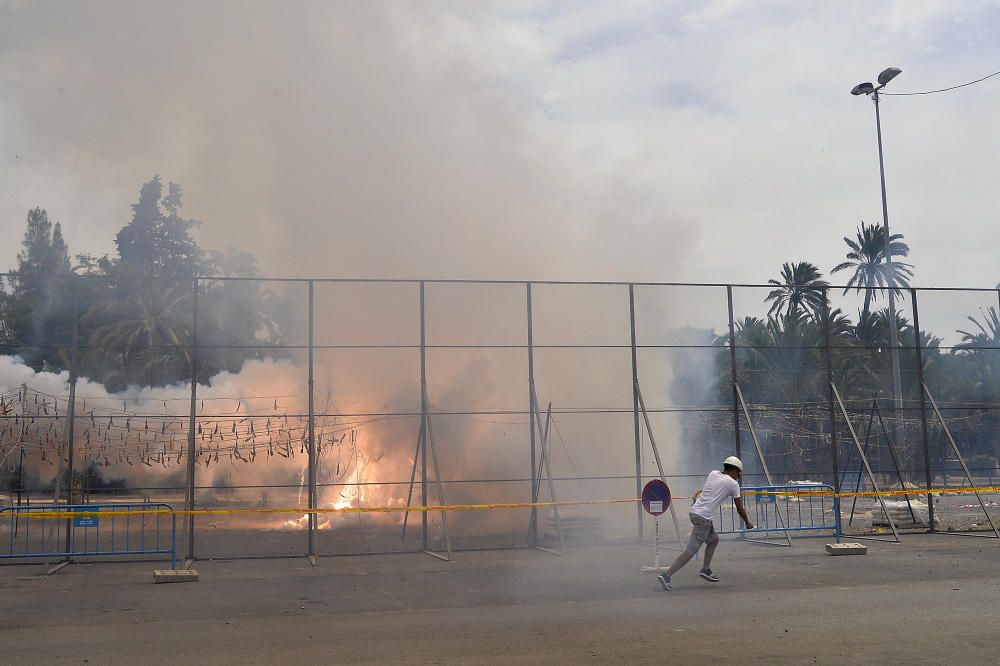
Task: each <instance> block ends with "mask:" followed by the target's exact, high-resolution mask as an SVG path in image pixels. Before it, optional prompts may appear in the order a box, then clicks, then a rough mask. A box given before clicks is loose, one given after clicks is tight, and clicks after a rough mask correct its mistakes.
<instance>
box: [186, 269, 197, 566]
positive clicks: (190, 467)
mask: <svg viewBox="0 0 1000 666" xmlns="http://www.w3.org/2000/svg"><path fill="white" fill-rule="evenodd" d="M192 286H193V292H192V293H193V297H192V300H191V303H192V313H193V315H192V318H191V406H190V413H189V416H188V451H187V482H186V483H185V495H186V497H185V501H184V505H185V508H186V509H187V512H188V513H187V515H185V517H184V518H185V522H186V523H187V530H186V531H187V563H186V564H185V566H190V563H191V562H194V514H193V513H191V512H192V511H194V501H195V492H194V482H195V459H194V438H195V431H196V429H197V427H198V424H197V420H198V278H194V281H193V282H192Z"/></svg>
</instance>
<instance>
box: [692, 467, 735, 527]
mask: <svg viewBox="0 0 1000 666" xmlns="http://www.w3.org/2000/svg"><path fill="white" fill-rule="evenodd" d="M739 496H740V484H739V483H737V481H736V479H734V478H733V477H731V476H729V475H728V474H723V473H722V472H720V471H719V470H717V469H713V470H712V471H711V472H709V473H708V478H707V479H705V485H704V487H702V489H701V495H698V499H696V500H695V501H694V506H692V507H691V513H693V514H695V515H696V516H701V517H702V518H704V519H706V520H712V519H713V518H715V512H716V511H718V510H719V507H720V506H722V503H723V502H725V501H726V500H727V499H729V498H730V497H739Z"/></svg>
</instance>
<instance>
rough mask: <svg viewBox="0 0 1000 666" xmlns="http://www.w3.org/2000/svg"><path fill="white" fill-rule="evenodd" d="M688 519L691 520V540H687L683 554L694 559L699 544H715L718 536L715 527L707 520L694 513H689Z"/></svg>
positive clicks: (699, 546) (699, 547)
mask: <svg viewBox="0 0 1000 666" xmlns="http://www.w3.org/2000/svg"><path fill="white" fill-rule="evenodd" d="M688 518H690V519H691V525H692V528H691V538H690V539H688V545H687V548H685V549H684V552H685V553H687V554H688V555H690V556H692V557H694V556H695V554H696V553H697V552H698V551H699V550H700V549H701V544H703V543H706V544H708V543H715V542H716V541H718V540H719V534H718V533H717V532H716V531H715V525H714V524H713V523H712V521H711V520H709V519H708V518H702V517H701V516H699V515H697V514H694V513H689V514H688Z"/></svg>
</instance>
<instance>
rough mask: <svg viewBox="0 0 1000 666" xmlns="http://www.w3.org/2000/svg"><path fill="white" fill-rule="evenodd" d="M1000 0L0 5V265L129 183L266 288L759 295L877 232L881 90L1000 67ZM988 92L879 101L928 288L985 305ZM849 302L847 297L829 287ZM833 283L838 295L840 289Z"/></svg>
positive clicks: (110, 204) (901, 227)
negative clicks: (865, 229) (891, 74)
mask: <svg viewBox="0 0 1000 666" xmlns="http://www.w3.org/2000/svg"><path fill="white" fill-rule="evenodd" d="M997 26H1000V3H998V2H980V1H975V0H969V1H966V2H959V3H956V2H935V1H920V0H905V1H903V0H900V1H894V2H836V3H834V2H780V1H772V2H767V1H759V2H752V3H750V2H747V3H744V2H736V1H729V0H719V1H718V2H710V3H701V2H679V1H678V2H662V1H639V0H622V1H620V2H615V3H606V2H585V1H573V2H541V1H537V2H535V1H529V2H458V1H456V2H420V3H414V2H391V1H365V2H337V3H330V2H301V1H299V2H288V3H278V2H238V3H237V2H223V1H218V2H212V3H201V2H183V1H181V2H169V3H163V2H156V3H153V2H144V1H137V2H124V1H122V2H105V1H101V0H92V1H90V2H86V3H80V2H58V1H55V0H53V1H49V2H30V1H27V0H0V238H2V239H3V243H2V244H0V268H8V267H13V266H14V262H15V257H16V253H17V251H18V244H19V242H20V238H21V234H22V232H23V227H24V218H25V214H26V213H27V211H28V209H30V208H32V207H35V206H41V207H44V208H46V209H47V210H48V212H49V214H50V216H51V217H52V218H53V219H54V220H58V221H60V222H61V223H62V224H63V227H64V230H65V235H66V237H67V240H68V242H69V245H70V248H71V251H73V252H88V253H96V254H102V253H105V252H111V251H112V250H113V246H112V238H113V236H114V233H115V232H116V231H117V230H118V229H119V228H120V227H121V226H122V225H123V224H125V223H126V222H127V221H128V219H129V213H130V211H129V206H130V205H131V204H132V203H134V201H135V200H136V198H137V194H138V189H139V186H140V185H141V183H143V182H144V181H146V180H148V179H149V178H150V177H152V176H153V175H154V174H160V175H161V176H162V177H163V178H164V180H165V181H173V182H177V183H179V184H181V186H182V187H183V188H184V193H185V208H184V212H185V214H186V215H187V216H189V217H193V218H196V219H198V220H201V221H202V222H203V224H202V225H201V227H200V228H199V229H198V230H197V232H196V236H197V239H198V240H199V242H200V243H201V244H202V245H203V246H205V247H209V248H217V249H225V248H227V247H230V246H237V247H240V248H243V249H246V250H249V251H252V252H253V253H255V254H256V255H257V256H258V258H259V259H260V263H261V269H262V271H263V272H264V273H265V274H270V275H281V276H324V277H329V276H333V277H426V278H497V279H567V280H604V279H613V280H641V281H710V282H753V283H759V282H764V281H766V280H767V279H768V278H771V277H777V275H778V272H779V270H780V266H781V264H782V263H783V262H786V261H799V260H810V261H813V262H814V263H816V264H818V265H819V266H820V267H821V268H822V269H823V270H824V271H828V270H829V269H830V268H831V267H832V266H834V265H835V264H837V263H839V261H841V260H842V258H843V255H844V253H845V251H846V246H845V245H844V243H843V241H842V237H843V236H844V235H853V232H854V229H855V227H856V226H857V225H858V224H859V222H860V221H862V220H865V221H869V222H877V221H879V220H880V216H881V202H880V195H879V184H878V163H877V153H876V147H875V132H874V110H873V105H872V104H871V102H870V101H868V100H867V99H866V98H863V97H860V98H859V97H852V96H851V95H850V94H849V91H850V89H851V88H852V87H853V86H854V85H855V84H856V83H859V82H861V81H865V80H872V79H873V78H874V77H875V76H876V75H877V74H878V72H879V71H880V70H881V69H883V68H885V67H888V66H897V67H900V68H902V70H903V73H902V74H901V75H900V76H899V77H898V78H897V79H896V80H895V81H893V82H892V83H891V84H890V87H889V90H890V91H892V90H894V91H897V92H904V91H915V90H926V89H931V88H938V87H943V86H947V85H952V84H955V83H960V82H963V81H967V80H971V79H974V78H978V77H980V76H983V75H985V74H988V73H990V72H993V71H996V70H998V69H1000V35H998V34H997V32H998V30H997ZM998 104H1000V77H996V78H994V79H990V80H989V81H986V82H984V83H982V84H980V85H978V86H972V87H969V88H964V89H961V90H958V91H955V92H952V93H948V94H942V95H928V96H914V97H884V98H883V104H882V115H883V125H884V140H885V151H886V171H887V174H886V179H887V183H886V184H887V188H888V198H889V212H890V224H891V225H892V229H893V232H899V233H903V234H905V237H906V240H907V241H908V242H909V244H910V246H911V248H912V253H911V255H910V260H911V262H912V263H913V264H914V265H915V267H916V271H915V277H914V284H915V285H960V286H981V287H992V286H994V285H995V284H996V283H997V282H998V281H1000V265H998V262H997V258H996V252H995V250H994V248H995V246H996V244H997V241H998V240H1000V225H998V224H997V207H996V205H995V196H996V184H995V183H996V175H997V159H998V158H997V155H998V154H1000V151H998V150H997V149H996V146H997V145H998V144H1000V123H996V122H995V117H996V111H997V108H998ZM835 278H839V276H835ZM834 281H837V282H839V281H840V280H839V279H835V280H834Z"/></svg>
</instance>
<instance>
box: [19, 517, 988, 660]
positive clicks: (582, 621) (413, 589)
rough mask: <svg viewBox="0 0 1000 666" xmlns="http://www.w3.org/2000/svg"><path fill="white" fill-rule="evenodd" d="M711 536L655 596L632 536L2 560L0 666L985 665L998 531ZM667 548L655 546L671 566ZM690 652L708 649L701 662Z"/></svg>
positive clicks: (644, 552) (646, 552)
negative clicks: (436, 550)
mask: <svg viewBox="0 0 1000 666" xmlns="http://www.w3.org/2000/svg"><path fill="white" fill-rule="evenodd" d="M827 541H829V538H803V539H796V540H795V545H794V547H792V548H783V547H775V546H766V545H759V544H750V543H743V542H734V541H725V542H723V543H722V545H721V546H720V548H719V551H718V554H717V556H716V561H715V562H714V563H713V569H714V570H715V571H716V573H717V574H718V575H719V576H720V577H721V578H722V581H721V582H719V583H716V584H710V583H706V582H704V581H701V580H700V579H699V578H698V577H697V576H696V572H697V566H696V564H695V563H692V564H690V565H689V566H688V568H686V569H685V570H683V571H682V572H680V573H679V574H678V575H677V576H675V579H674V582H675V586H674V590H673V591H672V592H663V591H661V590H660V589H659V586H658V585H657V584H656V582H655V580H654V574H650V573H645V574H642V573H639V567H640V566H641V565H643V564H648V563H650V560H651V558H652V552H651V549H650V548H649V547H648V546H638V545H635V546H602V547H579V548H571V549H569V550H568V552H567V554H566V555H565V556H561V557H560V556H554V555H551V554H548V553H545V552H541V551H535V550H509V551H487V552H459V553H456V556H455V560H454V561H452V562H442V561H440V560H437V559H434V558H431V557H429V556H427V555H423V554H403V555H366V556H353V557H330V558H323V559H321V560H320V561H319V566H317V567H312V566H311V565H310V564H309V563H308V561H307V560H305V559H304V558H295V559H255V560H215V561H199V562H198V563H196V565H195V566H196V568H197V569H198V571H199V572H200V574H201V579H200V581H199V582H197V583H178V584H166V585H154V584H153V579H152V571H153V569H154V568H161V567H163V564H162V563H154V562H127V563H122V562H119V563H108V562H101V563H94V564H72V565H70V566H68V567H66V568H64V569H63V570H61V571H59V572H58V573H56V574H54V575H52V576H44V575H40V574H42V573H44V571H45V569H46V567H44V566H42V565H2V566H0V646H2V651H3V652H2V655H0V662H4V663H11V664H64V663H66V664H80V663H92V664H93V663H96V664H104V663H109V664H117V663H133V664H134V663H144V664H155V663H171V664H188V663H197V664H202V663H206V664H207V663H211V664H230V663H239V664H284V663H297V664H312V663H325V664H328V663H356V662H364V663H379V662H382V663H510V662H527V663H542V662H545V663H571V662H573V663H578V662H581V661H585V662H593V663H612V662H614V663H622V662H625V663H665V662H670V663H682V664H684V663H698V664H704V663H710V662H711V661H717V660H727V661H729V660H732V661H739V662H766V663H823V664H827V663H844V664H847V663H850V664H857V663H886V662H890V661H911V662H917V663H952V662H956V661H961V662H964V663H996V662H997V661H998V653H1000V640H998V639H1000V613H998V612H997V600H998V598H1000V542H998V541H997V540H995V539H985V538H972V537H958V536H945V535H937V536H935V535H910V536H907V537H905V541H904V543H902V544H887V543H876V542H866V543H867V545H868V546H869V551H868V554H867V555H864V556H845V557H832V556H829V555H826V554H825V552H824V549H823V545H824V544H825V543H826V542H827ZM671 556H672V553H671V552H669V551H668V552H666V553H665V559H667V560H669V559H670V558H671ZM706 660H708V661H706Z"/></svg>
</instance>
